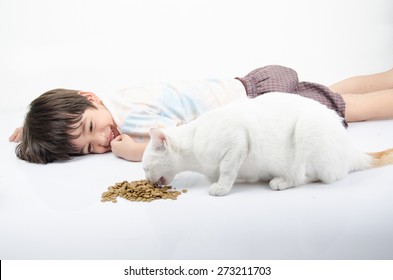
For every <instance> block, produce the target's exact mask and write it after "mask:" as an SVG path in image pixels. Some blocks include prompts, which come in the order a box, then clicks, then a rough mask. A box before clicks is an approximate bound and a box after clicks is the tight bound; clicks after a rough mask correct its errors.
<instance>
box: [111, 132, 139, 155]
mask: <svg viewBox="0 0 393 280" xmlns="http://www.w3.org/2000/svg"><path fill="white" fill-rule="evenodd" d="M146 146H147V143H137V142H135V141H134V140H133V139H132V138H131V137H130V136H129V135H127V134H121V135H119V136H117V137H116V138H115V139H113V141H112V142H111V147H112V152H113V153H114V154H115V155H116V156H118V157H121V158H124V159H126V160H130V161H142V156H143V152H144V151H145V149H146Z"/></svg>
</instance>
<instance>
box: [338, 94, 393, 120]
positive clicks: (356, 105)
mask: <svg viewBox="0 0 393 280" xmlns="http://www.w3.org/2000/svg"><path fill="white" fill-rule="evenodd" d="M342 97H343V99H344V101H345V117H346V120H347V121H348V122H358V121H365V120H374V119H391V118H393V88H391V89H386V90H380V91H376V92H370V93H364V94H342Z"/></svg>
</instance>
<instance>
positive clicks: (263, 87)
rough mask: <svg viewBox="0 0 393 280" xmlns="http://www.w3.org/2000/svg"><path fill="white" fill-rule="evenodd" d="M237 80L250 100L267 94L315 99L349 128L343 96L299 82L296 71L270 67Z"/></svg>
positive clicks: (322, 87)
mask: <svg viewBox="0 0 393 280" xmlns="http://www.w3.org/2000/svg"><path fill="white" fill-rule="evenodd" d="M236 79H238V80H240V81H241V82H242V83H243V85H244V87H245V88H246V92H247V95H248V97H250V98H255V97H257V96H258V95H261V94H264V93H267V92H286V93H294V94H298V95H301V96H304V97H307V98H311V99H314V100H316V101H318V102H320V103H322V104H324V105H326V106H327V107H328V108H330V109H333V110H334V111H336V112H337V113H338V115H339V116H340V117H342V118H343V125H344V126H345V127H347V126H348V124H347V122H346V121H345V102H344V100H343V98H342V96H341V95H340V94H338V93H335V92H333V91H331V90H330V89H329V88H328V87H326V86H323V85H320V84H316V83H310V82H299V79H298V75H297V73H296V71H295V70H293V69H291V68H287V67H284V66H279V65H269V66H265V67H262V68H258V69H255V70H253V71H252V72H250V73H249V74H247V75H246V76H245V77H243V78H236Z"/></svg>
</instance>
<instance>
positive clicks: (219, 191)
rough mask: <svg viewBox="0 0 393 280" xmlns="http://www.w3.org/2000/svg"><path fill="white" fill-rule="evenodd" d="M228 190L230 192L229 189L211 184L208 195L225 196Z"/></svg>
mask: <svg viewBox="0 0 393 280" xmlns="http://www.w3.org/2000/svg"><path fill="white" fill-rule="evenodd" d="M230 190H231V188H228V187H224V186H221V185H220V184H218V183H214V184H211V186H210V188H209V194H210V195H215V196H222V195H226V194H227V193H229V191H230Z"/></svg>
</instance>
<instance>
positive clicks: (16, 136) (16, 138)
mask: <svg viewBox="0 0 393 280" xmlns="http://www.w3.org/2000/svg"><path fill="white" fill-rule="evenodd" d="M22 132H23V129H22V127H18V128H17V129H15V131H14V133H12V135H11V136H10V137H9V138H8V141H10V142H15V143H18V142H20V141H21V140H22Z"/></svg>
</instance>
